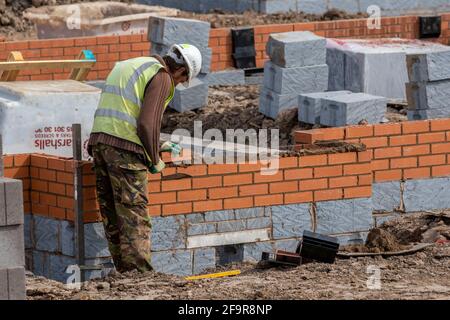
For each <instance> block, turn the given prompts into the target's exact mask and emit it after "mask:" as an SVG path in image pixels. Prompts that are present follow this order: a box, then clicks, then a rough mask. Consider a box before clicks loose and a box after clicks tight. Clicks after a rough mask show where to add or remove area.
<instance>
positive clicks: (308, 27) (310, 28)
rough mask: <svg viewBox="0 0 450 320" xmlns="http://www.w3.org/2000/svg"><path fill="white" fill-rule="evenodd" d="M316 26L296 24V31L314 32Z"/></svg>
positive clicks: (311, 23) (312, 24) (310, 23)
mask: <svg viewBox="0 0 450 320" xmlns="http://www.w3.org/2000/svg"><path fill="white" fill-rule="evenodd" d="M314 30H316V24H315V23H314V22H302V23H294V31H314Z"/></svg>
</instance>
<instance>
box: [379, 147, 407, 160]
mask: <svg viewBox="0 0 450 320" xmlns="http://www.w3.org/2000/svg"><path fill="white" fill-rule="evenodd" d="M401 156H402V148H401V147H392V148H381V149H375V150H374V158H375V159H385V158H395V157H401Z"/></svg>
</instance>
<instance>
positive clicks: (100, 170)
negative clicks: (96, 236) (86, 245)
mask: <svg viewBox="0 0 450 320" xmlns="http://www.w3.org/2000/svg"><path fill="white" fill-rule="evenodd" d="M92 155H93V157H94V170H95V174H96V180H97V198H98V202H99V206H100V212H101V215H102V218H103V225H104V228H105V233H106V238H107V239H108V243H109V250H110V252H111V255H112V258H113V260H114V265H115V267H116V269H117V271H118V272H125V271H129V270H133V269H138V270H139V271H142V272H144V271H149V270H152V267H151V264H150V232H151V222H150V216H149V215H148V210H147V203H148V198H147V166H146V165H145V163H146V162H145V159H144V156H142V155H139V154H136V153H133V152H129V151H126V150H122V149H119V148H115V147H112V146H108V145H104V144H97V145H95V146H93V147H92Z"/></svg>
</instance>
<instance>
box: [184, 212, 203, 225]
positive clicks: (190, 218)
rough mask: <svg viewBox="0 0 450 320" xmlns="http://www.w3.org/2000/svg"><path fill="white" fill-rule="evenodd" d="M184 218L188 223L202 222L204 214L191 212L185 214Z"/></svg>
mask: <svg viewBox="0 0 450 320" xmlns="http://www.w3.org/2000/svg"><path fill="white" fill-rule="evenodd" d="M186 220H187V222H188V223H191V224H194V223H202V222H205V215H204V214H203V213H191V214H187V215H186Z"/></svg>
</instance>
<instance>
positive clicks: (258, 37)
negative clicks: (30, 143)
mask: <svg viewBox="0 0 450 320" xmlns="http://www.w3.org/2000/svg"><path fill="white" fill-rule="evenodd" d="M442 20H443V21H442V35H441V37H440V38H439V39H433V40H432V41H439V42H441V43H443V44H449V36H450V29H449V21H450V13H449V14H443V15H442ZM254 30H255V49H256V52H257V56H256V65H257V67H263V65H264V62H265V61H266V60H267V58H268V57H267V56H266V54H265V46H266V42H267V39H268V38H269V34H270V33H276V32H287V31H306V30H308V31H312V32H314V33H316V34H318V35H321V36H324V37H328V38H386V37H401V38H406V39H417V38H418V33H419V23H418V17H417V16H404V17H388V18H382V28H381V29H380V30H369V29H367V23H366V19H355V20H339V21H331V22H308V23H290V24H277V25H262V26H255V27H254ZM209 47H211V49H212V52H213V56H212V66H211V70H212V71H219V70H223V69H226V68H229V67H233V65H234V64H233V58H232V41H231V31H230V29H229V28H218V29H211V33H210V39H209ZM82 49H90V50H92V51H93V53H94V54H95V55H96V57H97V63H96V65H95V67H94V68H93V70H92V71H91V72H90V74H89V76H88V80H98V79H105V78H106V76H107V75H108V73H109V72H110V70H111V68H112V67H113V66H114V64H115V62H117V61H120V60H125V59H128V58H133V57H137V56H144V55H148V54H149V50H150V43H149V42H148V40H147V35H146V34H144V35H128V36H101V37H85V38H69V39H54V40H30V41H15V42H1V41H0V60H6V58H7V56H8V53H9V52H10V51H13V50H16V51H17V50H18V51H22V53H23V54H24V58H25V59H28V60H55V59H73V58H75V57H76V56H77V55H78V54H79V52H80V51H81V50H82ZM69 71H70V70H62V69H61V70H58V69H51V70H50V69H49V70H45V69H44V70H32V71H23V72H21V74H20V76H19V78H18V79H19V80H49V79H66V78H67V77H68V75H69Z"/></svg>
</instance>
